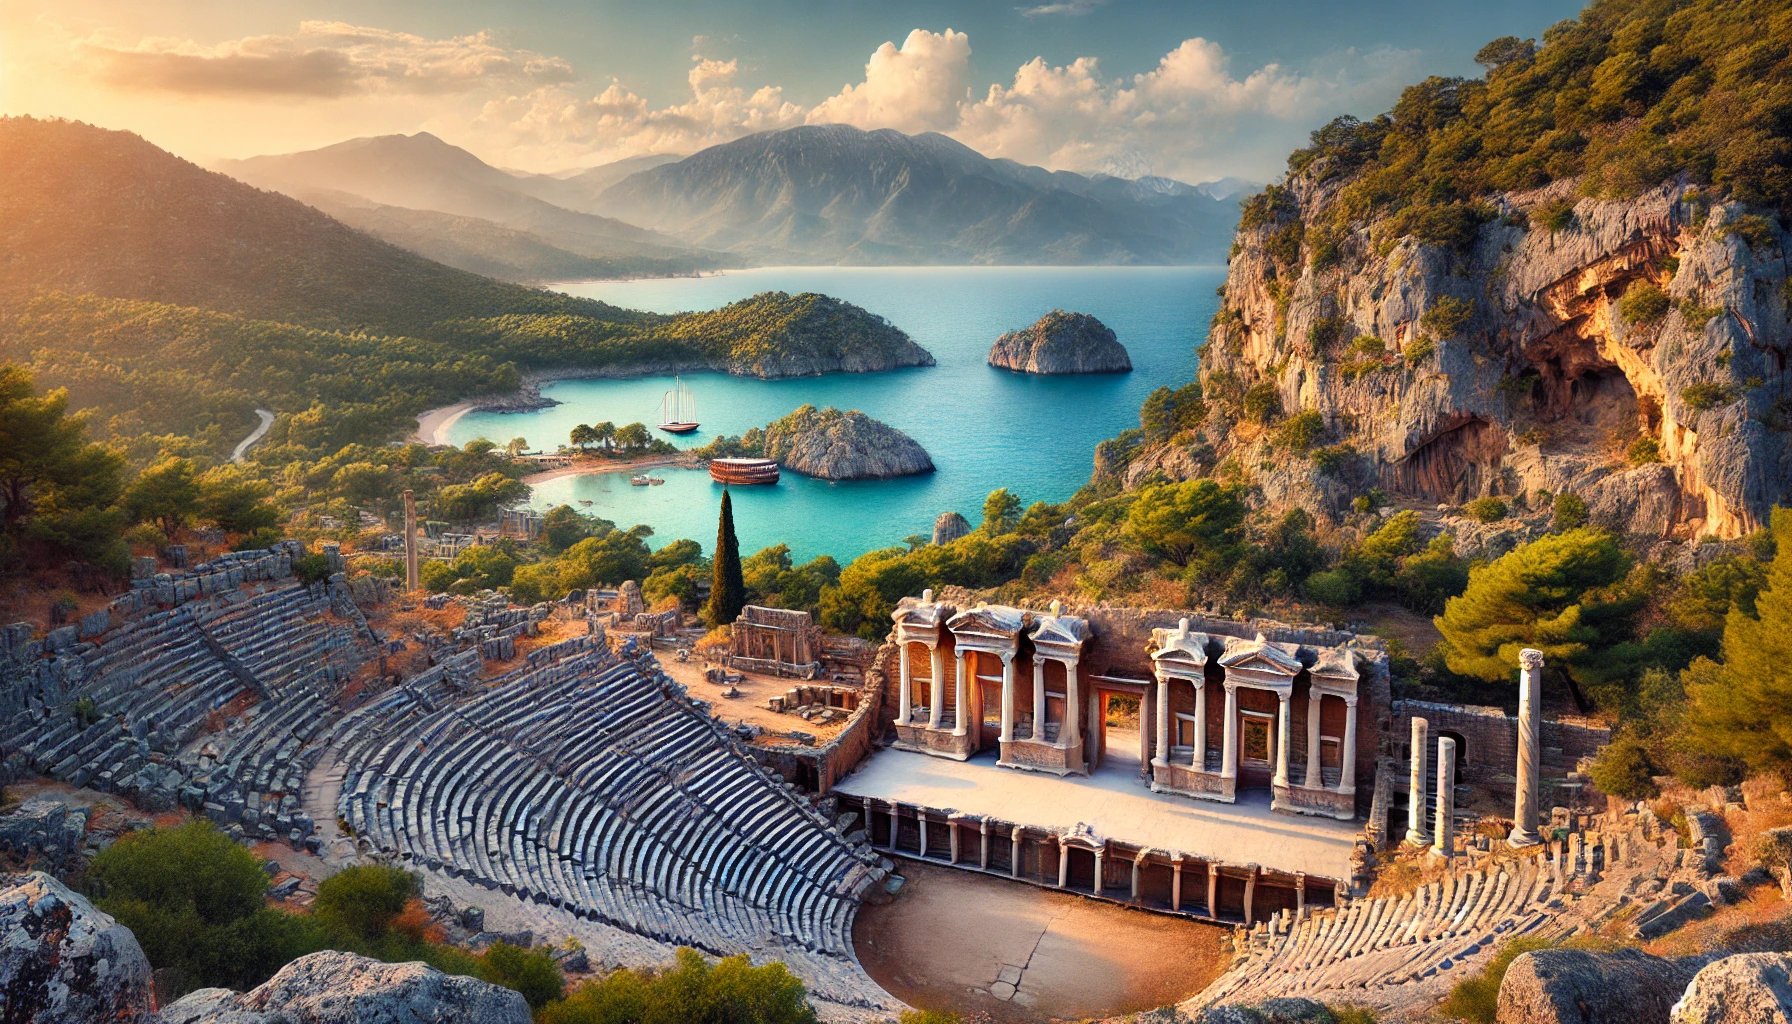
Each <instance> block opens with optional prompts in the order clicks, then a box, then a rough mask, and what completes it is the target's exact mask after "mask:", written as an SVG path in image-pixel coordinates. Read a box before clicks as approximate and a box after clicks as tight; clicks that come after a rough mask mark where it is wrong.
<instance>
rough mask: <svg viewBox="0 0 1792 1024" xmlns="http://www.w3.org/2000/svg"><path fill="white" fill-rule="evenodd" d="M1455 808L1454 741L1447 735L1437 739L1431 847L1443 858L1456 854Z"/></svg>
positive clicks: (1446, 858)
mask: <svg viewBox="0 0 1792 1024" xmlns="http://www.w3.org/2000/svg"><path fill="white" fill-rule="evenodd" d="M1455 810H1456V741H1455V740H1453V739H1451V738H1450V737H1448V736H1439V737H1438V739H1437V823H1436V824H1435V825H1434V826H1432V830H1431V831H1432V833H1433V834H1434V836H1435V838H1434V839H1433V840H1432V844H1431V849H1433V850H1434V851H1436V852H1437V853H1438V854H1440V855H1442V856H1443V858H1444V859H1445V860H1448V859H1449V858H1451V857H1453V856H1455V854H1456V834H1455V828H1454V827H1453V822H1452V821H1451V820H1450V817H1451V815H1452V814H1453V813H1454V812H1455Z"/></svg>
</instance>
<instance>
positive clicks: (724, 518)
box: [703, 487, 747, 626]
mask: <svg viewBox="0 0 1792 1024" xmlns="http://www.w3.org/2000/svg"><path fill="white" fill-rule="evenodd" d="M746 603H747V583H746V580H744V579H743V578H742V577H741V571H740V541H739V540H737V539H735V536H734V500H733V499H732V498H730V497H729V495H728V489H727V488H726V487H724V488H722V515H721V519H720V521H718V522H717V523H716V558H715V571H714V574H713V575H712V576H711V577H710V582H709V604H708V605H707V606H705V607H704V609H703V617H704V618H706V619H708V620H709V624H710V625H712V626H722V625H726V624H728V623H730V622H733V621H734V620H735V619H736V618H737V617H739V615H740V610H741V608H742V607H744V606H745V605H746Z"/></svg>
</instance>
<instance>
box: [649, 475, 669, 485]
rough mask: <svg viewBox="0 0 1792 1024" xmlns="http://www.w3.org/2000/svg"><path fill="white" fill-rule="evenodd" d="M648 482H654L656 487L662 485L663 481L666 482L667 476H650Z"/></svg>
mask: <svg viewBox="0 0 1792 1024" xmlns="http://www.w3.org/2000/svg"><path fill="white" fill-rule="evenodd" d="M647 482H648V483H650V484H653V485H654V486H656V487H657V486H659V485H660V484H663V483H665V482H666V478H665V477H663V476H650V477H648V478H647Z"/></svg>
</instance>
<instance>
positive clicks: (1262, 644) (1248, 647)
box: [1220, 634, 1302, 679]
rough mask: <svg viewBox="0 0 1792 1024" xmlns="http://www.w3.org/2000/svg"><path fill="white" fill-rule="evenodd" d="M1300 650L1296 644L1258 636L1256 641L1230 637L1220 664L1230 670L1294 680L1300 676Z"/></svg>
mask: <svg viewBox="0 0 1792 1024" xmlns="http://www.w3.org/2000/svg"><path fill="white" fill-rule="evenodd" d="M1298 651H1299V648H1298V647H1297V646H1295V645H1294V644H1280V643H1276V642H1275V641H1273V640H1266V639H1264V638H1263V636H1262V634H1258V636H1257V638H1256V639H1255V640H1244V639H1241V638H1239V637H1230V638H1228V639H1227V640H1226V651H1225V653H1224V654H1221V655H1220V664H1221V665H1223V666H1224V667H1226V668H1228V669H1245V670H1248V671H1254V672H1262V673H1265V674H1269V675H1278V676H1286V677H1288V678H1289V679H1293V678H1294V677H1295V676H1297V675H1299V674H1300V670H1301V667H1302V666H1301V663H1300V657H1299V656H1298V654H1297V653H1296V652H1298Z"/></svg>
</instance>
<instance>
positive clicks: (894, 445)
mask: <svg viewBox="0 0 1792 1024" xmlns="http://www.w3.org/2000/svg"><path fill="white" fill-rule="evenodd" d="M695 454H696V455H698V456H699V457H701V458H709V459H714V458H724V457H752V458H762V459H776V460H777V461H778V463H779V464H780V465H782V466H783V467H784V468H786V469H791V470H795V471H796V472H798V473H801V474H803V475H804V476H812V477H816V478H819V479H822V480H888V479H891V478H893V477H899V476H915V475H918V474H921V473H931V472H933V459H932V457H930V456H929V455H928V454H927V451H926V449H924V448H922V447H921V446H920V445H919V444H917V443H916V442H915V440H914V439H913V438H911V437H909V436H908V435H907V434H904V433H903V432H902V431H900V430H897V429H896V428H895V427H892V426H890V425H889V424H887V423H884V422H881V421H879V420H874V419H872V418H871V417H869V416H867V415H865V414H864V413H862V412H859V411H858V410H856V409H852V410H848V411H846V412H841V411H840V410H838V409H835V408H833V407H831V406H830V407H828V408H826V409H817V408H815V407H814V406H813V405H805V406H802V407H801V408H799V409H797V410H796V411H795V412H792V413H791V414H790V415H788V416H784V417H782V418H780V419H777V420H774V421H772V422H771V423H769V424H767V425H766V426H765V428H764V429H760V428H759V427H754V428H753V429H751V430H749V431H747V432H746V433H745V434H742V435H741V436H740V437H721V438H717V439H716V440H715V441H714V442H712V443H711V444H709V445H708V446H707V447H704V448H700V449H698V450H697V451H696V453H695Z"/></svg>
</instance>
